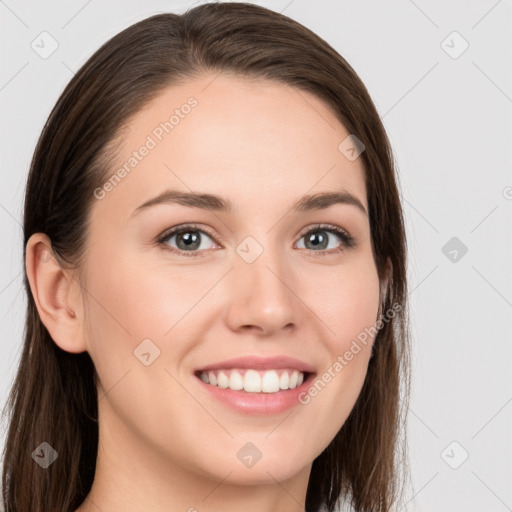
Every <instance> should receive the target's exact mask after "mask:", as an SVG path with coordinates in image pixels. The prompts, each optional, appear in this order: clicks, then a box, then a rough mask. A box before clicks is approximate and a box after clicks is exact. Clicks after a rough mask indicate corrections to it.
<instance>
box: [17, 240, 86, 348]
mask: <svg viewBox="0 0 512 512" xmlns="http://www.w3.org/2000/svg"><path fill="white" fill-rule="evenodd" d="M25 268H26V271H27V277H28V281H29V284H30V289H31V291H32V296H33V297H34V301H35V304H36V307H37V311H38V313H39V317H40V318H41V321H42V322H43V324H44V325H45V327H46V329H48V332H49V333H50V336H51V337H52V339H53V341H54V342H55V343H56V344H57V345H58V346H59V347H60V348H61V349H62V350H65V351H66V352H72V353H80V352H84V351H85V350H86V349H87V346H86V343H85V336H84V330H83V327H84V325H83V322H84V317H83V307H82V305H83V304H82V295H81V292H80V285H79V283H78V281H77V279H76V277H75V276H74V274H73V273H72V272H71V271H70V270H66V269H63V268H61V266H60V265H59V263H58V261H57V260H56V258H55V255H54V253H53V250H52V245H51V241H50V239H49V237H48V236H47V235H45V234H44V233H35V234H33V235H32V236H31V237H30V239H29V240H28V242H27V246H26V250H25Z"/></svg>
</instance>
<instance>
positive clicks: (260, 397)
mask: <svg viewBox="0 0 512 512" xmlns="http://www.w3.org/2000/svg"><path fill="white" fill-rule="evenodd" d="M195 377H196V378H197V380H198V381H199V383H200V384H201V385H202V386H203V387H204V388H205V390H206V391H207V392H209V393H210V395H211V396H212V397H213V398H215V399H216V400H219V402H222V403H224V404H226V405H228V406H230V407H232V408H233V409H236V410H237V411H239V412H243V413H246V414H255V415H260V416H267V415H272V414H279V413H282V412H284V411H287V410H288V409H291V408H292V407H294V406H296V405H301V402H299V395H300V394H301V393H302V392H304V391H306V390H307V389H308V387H309V386H310V384H311V381H312V380H313V379H314V374H313V373H310V374H309V375H308V377H307V378H306V379H305V380H304V382H303V383H302V384H301V385H300V386H298V387H296V388H294V389H284V390H282V391H278V392H277V393H248V392H247V391H234V390H232V389H229V388H219V387H218V386H212V385H211V384H206V382H203V381H202V380H201V379H200V378H199V377H197V376H195Z"/></svg>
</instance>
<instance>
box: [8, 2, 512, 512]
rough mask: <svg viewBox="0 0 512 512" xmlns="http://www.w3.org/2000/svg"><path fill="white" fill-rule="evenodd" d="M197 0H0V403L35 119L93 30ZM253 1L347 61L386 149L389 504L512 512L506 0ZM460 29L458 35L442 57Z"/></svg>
mask: <svg viewBox="0 0 512 512" xmlns="http://www.w3.org/2000/svg"><path fill="white" fill-rule="evenodd" d="M196 3H197V2H185V1H181V2H179V1H157V0H153V1H145V2H137V1H134V0H130V1H126V0H123V1H121V0H116V1H110V2H108V3H107V2H98V1H97V0H96V1H94V0H92V1H91V0H89V1H77V0H73V1H69V0H68V1H54V2H51V3H50V2H37V1H36V0H32V1H15V0H6V1H1V2H0V16H1V18H0V23H1V36H0V37H1V46H0V55H1V59H2V66H1V76H0V101H1V112H2V115H1V125H0V130H1V131H0V137H1V143H2V150H1V153H0V158H1V171H2V175H1V180H0V183H1V187H0V230H1V239H2V244H1V246H2V247H3V250H2V251H0V264H1V276H0V315H1V316H0V318H1V335H0V341H1V345H0V399H1V402H2V405H3V404H4V402H5V398H6V396H7V392H8V390H9V387H10V385H11V382H12V379H13V377H14V372H15V370H16V367H17V362H18V357H19V355H20V350H21V345H22V334H23V325H24V324H23V322H24V313H25V297H24V292H23V289H22V268H23V262H22V230H21V222H22V206H23V195H24V187H25V181H26V176H27V172H28V168H29V163H30V159H31V156H32V153H33V150H34V147H35V143H36V141H37V138H38V136H39V133H40V131H41V129H42V127H43V124H44V122H45V120H46V118H47V116H48V114H49V112H50V110H51V108H52V107H53V105H54V103H55V101H56V100H57V98H58V96H59V95H60V93H61V91H62V89H63V88H64V87H65V85H66V84H67V82H68V81H69V80H70V79H71V77H72V75H73V73H74V72H75V71H76V70H77V69H78V68H79V67H80V66H81V65H82V64H83V63H84V62H85V60H87V58H89V57H90V56H91V55H92V53H93V52H94V51H95V50H96V49H97V48H98V47H99V46H100V45H101V44H102V43H103V42H105V41H106V40H107V39H109V38H110V37H112V36H113V35H115V34H116V33H118V32H119V31H121V30H122V29H124V28H126V27H127V26H128V25H131V24H133V23H134V22H136V21H139V20H141V19H143V18H146V17H148V16H149V15H151V14H155V13H157V12H160V11H173V12H177V13H181V12H183V11H184V10H186V9H187V8H188V7H190V6H192V5H195V4H196ZM254 3H259V4H260V5H264V6H266V7H270V8H271V9H273V10H276V11H280V12H283V14H286V15H287V16H290V17H291V18H293V19H295V20H297V21H299V22H300V23H302V24H304V25H306V26H307V27H309V28H310V29H312V30H313V31H314V32H316V33H317V34H318V35H320V36H321V37H322V38H324V39H325V40H326V41H327V42H328V43H330V44H331V45H332V46H333V47H334V48H335V49H336V50H337V51H338V52H339V53H340V54H341V55H343V56H344V57H345V58H346V59H347V61H348V62H349V63H350V64H351V65H352V67H353V68H354V69H355V70H356V72H357V73H358V74H359V75H360V77H361V78H362V80H363V82H364V83H365V85H366V86H367V88H368V90H369V92H370V94H371V96H372V98H373V100H374V102H375V104H376V106H377V108H378V110H379V113H380V115H381V117H382V118H383V121H384V123H385V127H386V129H387V131H388V134H389V136H390V139H391V142H392V145H393V149H394V152H395V155H396V159H397V163H398V170H399V175H400V186H401V190H402V196H403V204H404V209H405V214H406V217H407V230H408V241H409V257H410V265H409V280H410V295H409V298H410V301H411V302H410V305H411V311H412V318H411V320H412V330H413V332H412V334H413V365H414V368H413V371H414V373H413V390H412V402H411V411H410V418H409V431H408V436H409V446H410V452H411V474H412V485H411V486H410V488H409V489H408V499H409V500H410V501H409V503H408V504H407V505H406V506H405V507H404V508H403V509H402V510H410V511H425V512H426V511H428V512H441V511H449V512H456V511H465V512H471V511H484V510H485V511H491V510H493V511H502V510H503V511H505V510H512V508H511V507H512V485H510V484H511V482H512V441H511V433H512V383H511V371H510V367H511V363H512V348H511V341H512V336H511V334H512V327H511V322H510V320H511V317H512V315H511V313H512V270H511V267H512V265H511V263H512V241H511V240H512V229H511V227H512V172H511V169H512V166H511V164H512V158H511V148H512V117H511V114H512V67H511V66H512V55H511V53H512V44H511V43H512V41H511V34H512V3H511V1H510V0H501V1H496V0H481V1H475V0H472V1H451V2H446V1H444V2H443V1H440V0H436V1H430V2H427V1H424V0H423V1H420V0H418V1H416V2H413V1H412V0H391V1H387V2H378V1H371V2H357V1H355V0H354V1H340V2H334V1H331V2H327V1H316V2H307V1H305V0H292V1H290V0H284V1H274V2H271V1H268V2H254ZM43 31H47V32H48V33H49V34H51V36H52V38H54V39H55V40H56V41H57V42H58V48H57V49H56V51H55V52H54V53H53V54H52V55H51V56H49V57H48V58H46V59H43V58H41V57H40V56H39V55H38V54H37V53H36V52H35V51H34V50H33V49H32V47H31V44H32V42H33V41H34V40H35V41H36V43H37V41H38V40H40V39H38V37H40V34H41V32H43ZM454 31H456V32H458V33H459V34H460V36H461V37H459V36H457V35H453V34H452V33H453V32H454ZM462 38H463V39H462ZM464 40H465V41H466V42H467V44H469V47H468V48H467V50H466V51H464V53H462V54H461V55H460V56H458V57H457V58H453V56H456V55H457V54H458V53H459V52H460V51H461V50H462V49H463V48H464V44H465V43H464ZM443 41H445V42H444V43H443ZM447 52H448V53H447ZM449 53H451V54H452V56H450V55H449ZM452 237H457V238H458V240H460V242H462V243H463V244H464V245H465V246H466V247H467V249H468V251H467V253H466V254H464V255H463V256H461V254H462V253H461V252H460V250H458V252H457V256H456V261H451V259H450V258H453V257H455V256H454V255H455V253H453V252H452V254H451V255H450V254H449V256H450V258H449V257H447V256H445V254H444V253H443V252H442V248H443V246H444V245H445V244H446V243H447V242H448V241H449V240H450V239H451V238H452ZM457 243H459V242H457ZM456 250H457V249H456ZM448 251H453V248H451V247H449V248H448V250H446V251H445V252H447V253H448ZM41 385H44V383H41ZM4 428H5V426H4ZM453 441H456V443H457V444H455V445H451V446H449V445H450V443H452V442H453ZM446 447H448V449H447V450H446V451H445V448H446ZM34 448H35V447H34ZM443 453H444V456H442V454H443ZM466 453H467V454H469V457H468V459H467V460H466V461H465V462H464V463H463V464H462V465H460V467H458V468H457V469H453V468H452V467H450V465H449V464H448V462H449V463H450V464H451V465H452V466H457V465H458V464H460V462H461V461H462V460H463V458H464V456H465V455H466Z"/></svg>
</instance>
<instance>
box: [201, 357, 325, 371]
mask: <svg viewBox="0 0 512 512" xmlns="http://www.w3.org/2000/svg"><path fill="white" fill-rule="evenodd" d="M232 368H246V369H248V368H253V369H255V370H272V369H274V370H279V369H284V368H292V369H296V370H300V371H301V372H303V373H304V372H306V373H314V372H315V369H314V368H313V367H312V366H311V365H309V364H307V363H305V362H304V361H300V360H298V359H295V358H294V357H288V356H284V355H283V356H275V357H260V356H243V357H237V358H235V359H229V360H227V361H221V362H219V363H213V364H209V365H208V366H202V367H201V368H198V369H197V370H196V371H209V370H229V369H232Z"/></svg>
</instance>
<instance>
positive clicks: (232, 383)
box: [229, 370, 244, 391]
mask: <svg viewBox="0 0 512 512" xmlns="http://www.w3.org/2000/svg"><path fill="white" fill-rule="evenodd" d="M229 389H234V390H235V391H240V390H241V389H244V378H243V377H242V376H241V375H240V373H238V372H237V371H236V370H235V371H233V372H231V376H230V377H229Z"/></svg>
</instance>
